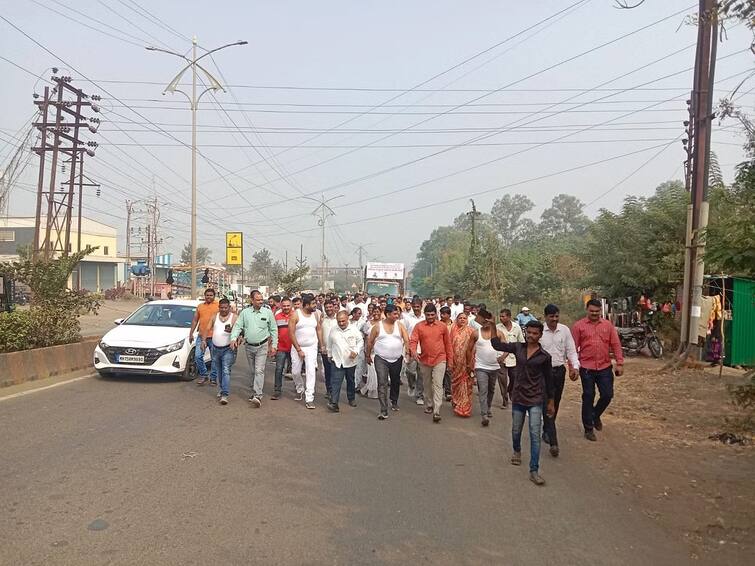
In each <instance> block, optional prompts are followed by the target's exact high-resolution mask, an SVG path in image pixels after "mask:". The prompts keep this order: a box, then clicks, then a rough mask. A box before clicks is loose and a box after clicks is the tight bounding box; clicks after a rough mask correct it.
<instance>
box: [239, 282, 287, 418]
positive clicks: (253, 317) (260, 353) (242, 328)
mask: <svg viewBox="0 0 755 566" xmlns="http://www.w3.org/2000/svg"><path fill="white" fill-rule="evenodd" d="M249 298H250V299H251V303H252V306H251V307H249V308H246V309H244V310H242V311H241V314H240V315H239V318H238V320H237V321H236V324H234V326H233V331H232V332H231V348H233V349H234V350H235V349H236V348H238V347H239V346H240V345H241V344H246V348H245V349H246V359H247V361H248V362H249V371H250V387H251V395H250V396H249V402H250V403H251V404H252V407H255V408H259V407H261V406H262V388H263V387H264V386H265V364H266V363H267V357H268V356H272V355H273V354H274V353H275V350H276V348H278V327H277V326H276V324H275V317H274V316H273V311H271V310H270V307H268V306H267V305H265V304H264V302H265V301H264V299H263V297H262V293H260V292H259V291H252V293H251V294H250V295H249ZM242 333H243V336H242Z"/></svg>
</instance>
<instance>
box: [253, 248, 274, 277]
mask: <svg viewBox="0 0 755 566" xmlns="http://www.w3.org/2000/svg"><path fill="white" fill-rule="evenodd" d="M272 267H273V257H272V255H270V250H268V249H267V248H262V249H261V250H259V251H256V252H254V254H253V255H252V261H251V263H250V264H249V279H250V281H252V282H254V283H255V284H257V285H264V284H266V283H267V284H269V283H270V282H271V281H272V278H271V270H272Z"/></svg>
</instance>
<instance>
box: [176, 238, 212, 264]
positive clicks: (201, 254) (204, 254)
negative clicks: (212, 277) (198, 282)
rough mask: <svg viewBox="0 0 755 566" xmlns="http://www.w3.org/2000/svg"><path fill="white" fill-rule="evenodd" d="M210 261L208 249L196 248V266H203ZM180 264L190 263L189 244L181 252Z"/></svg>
mask: <svg viewBox="0 0 755 566" xmlns="http://www.w3.org/2000/svg"><path fill="white" fill-rule="evenodd" d="M211 260H212V251H211V250H210V248H205V247H202V246H199V247H197V265H205V264H208V263H210V261H211ZM181 263H189V264H190V263H191V242H187V243H186V245H185V246H184V247H183V249H182V250H181Z"/></svg>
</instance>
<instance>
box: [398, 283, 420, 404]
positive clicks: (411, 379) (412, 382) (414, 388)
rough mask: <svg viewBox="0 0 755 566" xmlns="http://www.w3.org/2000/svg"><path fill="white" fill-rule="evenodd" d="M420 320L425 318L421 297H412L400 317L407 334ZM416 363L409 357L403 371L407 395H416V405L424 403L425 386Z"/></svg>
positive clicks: (410, 333)
mask: <svg viewBox="0 0 755 566" xmlns="http://www.w3.org/2000/svg"><path fill="white" fill-rule="evenodd" d="M421 320H425V315H423V314H422V299H420V298H419V297H414V298H413V299H412V307H411V310H410V311H409V312H407V313H404V316H403V318H402V322H403V324H404V328H405V329H406V334H407V336H411V335H412V332H413V331H414V327H415V326H417V323H418V322H420V321H421ZM417 364H418V362H417V359H416V358H411V357H410V358H409V359H407V361H406V368H405V373H406V380H407V382H408V383H409V391H408V394H409V397H415V396H416V398H417V399H416V403H417V405H424V404H425V387H424V383H422V378H421V377H420V375H419V366H418V365H417Z"/></svg>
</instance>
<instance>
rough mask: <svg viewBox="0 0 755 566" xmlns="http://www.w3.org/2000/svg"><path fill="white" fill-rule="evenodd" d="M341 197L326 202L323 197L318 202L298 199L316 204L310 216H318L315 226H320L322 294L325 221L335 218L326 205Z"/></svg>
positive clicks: (325, 268)
mask: <svg viewBox="0 0 755 566" xmlns="http://www.w3.org/2000/svg"><path fill="white" fill-rule="evenodd" d="M342 196H343V195H336V196H334V197H330V198H329V199H327V200H326V199H325V195H320V200H317V199H314V198H311V197H300V198H306V199H309V200H313V201H315V202H316V203H317V207H316V208H315V209H314V210H313V211H312V215H313V216H315V217H318V216H319V217H318V218H317V225H318V226H320V270H321V273H320V288H321V289H320V290H321V291H322V292H323V293H324V292H325V272H326V271H327V269H328V258H327V256H326V255H325V221H326V220H327V218H328V217H329V216H335V214H336V213H335V211H334V210H333V209H332V208H330V206H328V203H329V202H330V201H333V200H335V199H337V198H341V197H342Z"/></svg>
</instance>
